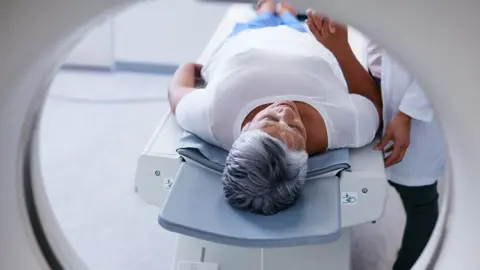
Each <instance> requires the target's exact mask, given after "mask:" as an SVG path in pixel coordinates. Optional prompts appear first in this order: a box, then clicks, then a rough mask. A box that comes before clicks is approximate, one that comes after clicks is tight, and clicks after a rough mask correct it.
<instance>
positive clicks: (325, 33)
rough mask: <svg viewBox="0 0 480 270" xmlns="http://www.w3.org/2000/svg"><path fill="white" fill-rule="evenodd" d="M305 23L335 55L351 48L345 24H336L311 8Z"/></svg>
mask: <svg viewBox="0 0 480 270" xmlns="http://www.w3.org/2000/svg"><path fill="white" fill-rule="evenodd" d="M305 23H306V24H307V26H308V28H309V29H310V32H312V34H313V36H315V38H316V39H317V40H318V42H320V43H322V44H323V46H325V47H326V48H327V49H329V50H330V51H331V52H332V53H333V54H334V55H335V57H338V56H339V55H341V54H342V53H343V52H345V50H351V48H350V44H349V43H348V33H347V28H346V27H345V26H343V25H340V24H336V23H335V22H333V21H331V20H330V19H328V18H326V17H324V16H321V15H320V14H318V13H317V12H315V11H313V10H311V9H309V10H307V20H306V21H305Z"/></svg>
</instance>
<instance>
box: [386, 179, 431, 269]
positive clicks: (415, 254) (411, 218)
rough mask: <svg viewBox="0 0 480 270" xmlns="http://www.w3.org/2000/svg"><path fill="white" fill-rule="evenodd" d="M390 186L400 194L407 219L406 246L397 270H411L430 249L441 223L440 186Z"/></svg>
mask: <svg viewBox="0 0 480 270" xmlns="http://www.w3.org/2000/svg"><path fill="white" fill-rule="evenodd" d="M389 183H390V185H392V186H393V187H394V188H395V189H396V190H397V192H398V194H400V198H401V199H402V203H403V208H404V209H405V213H406V215H407V221H406V224H405V230H404V233H403V238H402V246H401V248H400V251H399V252H398V257H397V260H396V261H395V264H394V265H393V270H410V269H411V268H412V266H413V265H414V264H415V262H416V261H417V259H418V258H419V257H420V255H421V253H422V251H423V249H424V248H425V246H426V245H427V243H428V240H429V239H430V236H431V235H432V232H433V229H434V227H435V224H436V222H437V218H438V192H437V183H436V182H435V184H432V185H428V186H419V187H408V186H403V185H399V184H397V183H393V182H391V181H389Z"/></svg>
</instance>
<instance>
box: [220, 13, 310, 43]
mask: <svg viewBox="0 0 480 270" xmlns="http://www.w3.org/2000/svg"><path fill="white" fill-rule="evenodd" d="M280 25H286V26H288V27H290V28H293V29H295V30H297V31H299V32H302V33H307V29H305V26H304V24H303V23H302V22H300V21H299V20H298V19H297V18H296V17H295V16H294V15H293V14H292V13H289V12H284V13H283V14H282V15H281V16H277V15H276V14H274V13H272V12H268V11H265V12H262V13H260V14H258V15H257V16H255V18H253V19H252V20H250V21H249V22H247V23H237V24H236V25H235V27H234V28H233V31H232V33H230V35H229V37H233V36H235V35H237V34H238V33H240V32H242V31H244V30H247V29H259V28H265V27H275V26H280Z"/></svg>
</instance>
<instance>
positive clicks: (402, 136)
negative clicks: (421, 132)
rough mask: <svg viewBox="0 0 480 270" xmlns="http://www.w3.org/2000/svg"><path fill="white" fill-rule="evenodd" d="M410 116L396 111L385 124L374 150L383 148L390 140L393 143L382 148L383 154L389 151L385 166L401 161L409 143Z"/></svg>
mask: <svg viewBox="0 0 480 270" xmlns="http://www.w3.org/2000/svg"><path fill="white" fill-rule="evenodd" d="M410 123H411V118H410V116H408V115H406V114H404V113H402V112H398V113H397V114H396V115H395V116H394V117H393V118H392V120H390V122H389V123H388V125H387V128H386V130H385V135H384V136H383V138H382V139H381V141H380V143H379V144H378V145H377V146H376V147H375V150H377V151H378V150H381V149H384V148H385V147H386V146H387V144H388V143H389V142H390V141H391V142H392V143H393V144H392V145H391V146H389V147H388V148H387V149H385V150H384V152H385V154H388V153H390V155H389V156H387V157H386V158H385V168H388V167H390V166H392V165H395V164H397V163H398V162H400V161H402V159H403V157H404V156H405V152H407V148H408V145H409V144H410Z"/></svg>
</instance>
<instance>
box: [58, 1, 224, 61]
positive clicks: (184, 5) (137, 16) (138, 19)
mask: <svg viewBox="0 0 480 270" xmlns="http://www.w3.org/2000/svg"><path fill="white" fill-rule="evenodd" d="M229 6H230V5H229V4H221V3H202V2H200V1H198V0H175V1H148V2H144V3H141V4H138V5H135V6H133V7H131V8H129V9H127V10H125V11H123V12H121V13H119V14H118V15H117V16H116V17H114V18H112V19H111V20H109V21H107V22H106V23H104V24H102V25H99V26H98V27H96V28H95V29H93V30H92V31H91V32H90V33H89V34H88V35H87V36H86V37H85V39H84V40H83V41H82V42H80V43H79V44H78V45H77V46H76V47H75V49H74V50H73V51H72V53H71V54H70V55H69V57H68V58H67V60H66V62H65V63H66V64H69V65H77V66H78V65H80V66H81V65H87V66H94V67H113V64H114V62H115V61H123V62H140V63H149V64H163V65H177V64H179V63H182V62H186V61H194V60H195V59H197V58H198V56H199V55H200V53H201V52H202V50H203V48H204V47H205V46H206V44H207V42H208V40H209V39H210V37H211V35H212V34H213V32H214V31H215V29H216V28H217V26H218V24H219V23H220V21H221V19H222V18H223V16H224V14H225V12H226V10H227V8H228V7H229ZM180 10H181V11H182V12H181V13H179V11H180ZM173 11H175V12H173Z"/></svg>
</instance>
